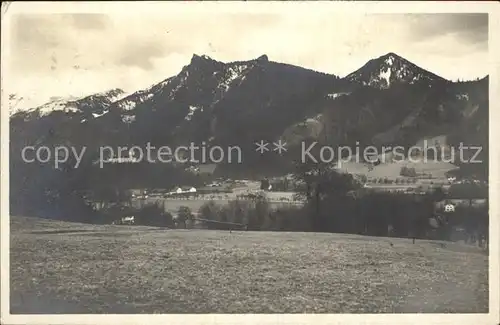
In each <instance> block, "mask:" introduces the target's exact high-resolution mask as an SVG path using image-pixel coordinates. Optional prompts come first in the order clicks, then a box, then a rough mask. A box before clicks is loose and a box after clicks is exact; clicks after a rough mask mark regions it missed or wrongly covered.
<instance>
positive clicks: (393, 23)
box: [9, 11, 488, 108]
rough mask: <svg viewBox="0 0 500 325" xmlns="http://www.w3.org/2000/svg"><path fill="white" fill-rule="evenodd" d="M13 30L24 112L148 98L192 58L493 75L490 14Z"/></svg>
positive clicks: (87, 18) (149, 18)
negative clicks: (383, 61)
mask: <svg viewBox="0 0 500 325" xmlns="http://www.w3.org/2000/svg"><path fill="white" fill-rule="evenodd" d="M10 27H11V28H10V56H9V58H10V61H9V68H10V74H9V93H15V94H16V95H17V96H22V97H24V98H25V99H26V100H25V101H24V102H23V105H24V106H28V107H34V106H36V105H40V104H43V103H45V102H47V101H48V100H49V99H50V98H51V97H53V96H62V97H66V96H82V95H88V94H91V93H95V92H101V91H106V90H109V89H113V88H121V89H123V90H125V91H127V92H133V91H136V90H140V89H144V88H147V87H149V86H151V85H153V84H155V83H157V82H160V81H162V80H164V79H166V78H168V77H170V76H173V75H175V74H177V73H179V72H180V70H181V69H182V67H183V66H185V65H187V64H189V62H190V60H191V57H192V56H193V54H194V53H196V54H198V55H208V56H209V57H211V58H213V59H215V60H218V61H223V62H230V61H242V60H250V59H255V58H257V57H259V56H260V55H262V54H266V55H267V56H268V57H269V60H271V61H276V62H283V63H289V64H293V65H299V66H302V67H306V68H310V69H314V70H317V71H321V72H325V73H332V74H335V75H338V76H340V77H343V76H345V75H347V74H349V73H350V72H353V71H355V70H356V69H358V68H360V67H361V66H362V65H363V64H365V63H366V62H367V61H368V60H370V59H372V58H376V57H379V56H382V55H384V54H386V53H388V52H394V53H396V54H398V55H400V56H402V57H404V58H406V59H408V60H409V61H411V62H413V63H415V64H417V65H418V66H420V67H422V68H424V69H427V70H429V71H431V72H433V73H436V74H438V75H440V76H442V77H444V78H447V79H451V80H457V79H458V78H460V79H461V80H464V79H465V80H468V79H475V78H477V77H480V78H481V77H484V76H485V75H487V74H488V16H487V14H456V13H455V14H369V15H363V14H345V13H344V14H338V15H332V13H331V12H329V13H318V12H316V13H314V14H302V15H290V14H287V13H286V11H283V12H280V13H277V12H273V13H269V14H258V13H242V12H240V13H227V12H226V13H224V12H221V13H211V14H203V13H201V12H193V13H192V14H184V15H182V16H181V15H179V14H178V13H169V12H162V13H161V14H160V13H159V14H158V15H132V13H129V14H128V15H124V14H120V15H118V14H117V15H104V14H30V15H27V14H22V15H15V16H14V17H13V18H12V21H11V26H10ZM28 107H24V108H28Z"/></svg>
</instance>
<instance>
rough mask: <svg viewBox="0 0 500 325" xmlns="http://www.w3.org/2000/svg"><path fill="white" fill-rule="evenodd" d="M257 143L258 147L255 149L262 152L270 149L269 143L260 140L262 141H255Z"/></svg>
mask: <svg viewBox="0 0 500 325" xmlns="http://www.w3.org/2000/svg"><path fill="white" fill-rule="evenodd" d="M255 144H256V145H257V149H255V151H260V154H263V153H264V151H269V148H268V147H267V146H268V145H269V143H267V142H264V141H263V140H260V142H255Z"/></svg>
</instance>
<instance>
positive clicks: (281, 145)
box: [273, 139, 287, 155]
mask: <svg viewBox="0 0 500 325" xmlns="http://www.w3.org/2000/svg"><path fill="white" fill-rule="evenodd" d="M273 144H274V146H275V148H274V149H273V150H274V151H278V153H279V154H280V155H281V153H282V152H283V151H285V152H286V151H287V149H286V148H285V146H286V142H282V141H281V139H280V140H279V141H278V142H277V143H276V142H273Z"/></svg>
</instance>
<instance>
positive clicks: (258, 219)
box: [199, 164, 488, 240]
mask: <svg viewBox="0 0 500 325" xmlns="http://www.w3.org/2000/svg"><path fill="white" fill-rule="evenodd" d="M299 167H301V168H299V169H298V171H297V173H296V174H295V177H296V178H297V180H300V181H302V182H304V183H305V184H306V185H305V186H304V187H303V191H302V192H301V193H299V194H298V195H300V196H303V197H305V200H306V203H305V205H304V206H303V207H297V206H291V205H290V206H288V207H282V208H272V207H271V206H270V204H269V203H268V202H267V200H266V199H265V197H256V198H254V199H253V200H250V201H249V200H241V201H240V200H236V201H232V202H229V204H227V205H217V204H215V203H214V202H207V203H206V204H204V205H203V206H202V207H201V209H200V211H199V212H200V217H201V218H204V219H208V220H211V221H214V222H207V227H208V228H210V229H237V225H241V224H242V225H247V226H248V229H249V230H272V231H314V232H337V233H356V234H364V235H372V236H396V237H409V238H432V239H442V240H450V239H451V238H452V236H451V233H452V231H453V229H462V230H463V231H465V232H466V234H467V235H468V236H469V237H474V236H486V235H487V228H488V222H487V220H488V211H487V206H483V207H480V208H475V207H472V206H471V207H468V208H460V209H458V210H457V212H456V213H449V214H445V213H443V211H437V210H436V208H435V206H436V202H440V201H442V200H444V199H445V197H446V196H445V193H444V191H443V190H442V189H441V188H436V189H434V190H433V191H432V192H429V193H427V194H426V195H408V194H403V193H387V192H374V191H370V190H367V189H364V188H362V187H361V186H360V183H359V182H357V181H356V180H355V179H354V178H353V177H352V176H350V175H346V174H339V173H337V172H336V171H335V170H333V169H331V168H329V167H328V166H327V165H324V164H314V166H313V165H309V166H308V167H304V166H299Z"/></svg>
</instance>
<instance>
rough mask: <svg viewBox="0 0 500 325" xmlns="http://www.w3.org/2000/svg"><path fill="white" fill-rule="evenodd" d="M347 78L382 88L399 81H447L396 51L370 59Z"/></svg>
mask: <svg viewBox="0 0 500 325" xmlns="http://www.w3.org/2000/svg"><path fill="white" fill-rule="evenodd" d="M346 79H347V80H349V81H351V82H355V83H359V84H362V85H365V86H372V87H376V88H381V89H387V88H390V87H391V86H392V85H393V84H397V83H406V84H415V83H417V82H423V81H425V82H428V83H433V82H436V81H445V79H443V78H442V77H439V76H438V75H436V74H434V73H432V72H429V71H427V70H425V69H422V68H420V67H418V66H417V65H415V64H413V63H412V62H410V61H408V60H406V59H405V58H403V57H401V56H399V55H397V54H395V53H394V52H389V53H387V54H385V55H382V56H380V57H378V58H376V59H372V60H369V61H368V62H367V63H366V64H365V65H363V66H362V67H361V68H360V69H358V70H356V71H354V72H353V73H351V74H349V75H347V76H346Z"/></svg>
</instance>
